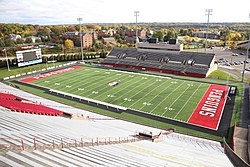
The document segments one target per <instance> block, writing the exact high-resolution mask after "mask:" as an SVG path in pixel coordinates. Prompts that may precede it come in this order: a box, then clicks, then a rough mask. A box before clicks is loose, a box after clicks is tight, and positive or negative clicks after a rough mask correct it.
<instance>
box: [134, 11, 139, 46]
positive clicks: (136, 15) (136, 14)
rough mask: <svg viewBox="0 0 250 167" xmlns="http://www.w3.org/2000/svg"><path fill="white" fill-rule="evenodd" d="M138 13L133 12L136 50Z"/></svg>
mask: <svg viewBox="0 0 250 167" xmlns="http://www.w3.org/2000/svg"><path fill="white" fill-rule="evenodd" d="M139 13H140V12H139V11H134V14H135V15H134V16H135V23H136V28H135V45H136V48H137V34H138V33H137V17H138V16H139Z"/></svg>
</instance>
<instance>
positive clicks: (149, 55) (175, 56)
mask: <svg viewBox="0 0 250 167" xmlns="http://www.w3.org/2000/svg"><path fill="white" fill-rule="evenodd" d="M122 55H126V56H122ZM114 57H116V58H117V59H115V60H114ZM213 59H214V54H205V53H196V52H179V53H167V52H166V53H163V52H145V51H143V52H142V51H137V49H136V48H114V49H113V50H112V51H111V52H110V53H109V55H108V57H107V58H106V59H104V60H103V61H102V62H101V64H109V65H114V64H115V66H116V67H117V66H118V67H119V65H122V66H121V67H122V68H124V66H125V67H126V66H127V67H126V68H130V66H136V65H137V66H138V67H140V68H151V69H157V70H158V71H161V70H168V71H172V72H171V73H175V72H180V71H183V70H184V69H185V70H184V72H185V74H187V75H191V76H192V74H197V75H196V76H199V75H200V77H205V76H206V74H207V72H208V70H209V68H210V65H211V62H212V60H213ZM119 60H120V61H119ZM190 61H192V63H187V62H190ZM173 64H174V66H173ZM193 66H197V67H199V66H200V67H201V68H196V67H193ZM183 74H184V73H183Z"/></svg>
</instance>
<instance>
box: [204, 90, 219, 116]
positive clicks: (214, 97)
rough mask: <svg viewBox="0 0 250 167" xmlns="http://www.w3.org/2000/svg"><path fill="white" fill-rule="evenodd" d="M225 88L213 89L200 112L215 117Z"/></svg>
mask: <svg viewBox="0 0 250 167" xmlns="http://www.w3.org/2000/svg"><path fill="white" fill-rule="evenodd" d="M223 92H224V90H217V89H212V91H211V92H210V93H209V95H208V98H207V100H206V101H205V103H204V105H203V106H202V108H201V111H200V112H199V114H201V115H204V116H210V117H214V116H215V113H216V111H217V109H218V107H219V104H220V101H221V98H222V95H223Z"/></svg>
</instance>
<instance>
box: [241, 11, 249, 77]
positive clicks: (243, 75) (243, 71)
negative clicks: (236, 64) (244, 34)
mask: <svg viewBox="0 0 250 167" xmlns="http://www.w3.org/2000/svg"><path fill="white" fill-rule="evenodd" d="M248 17H249V18H250V13H249V16H248ZM248 37H249V38H248V42H247V54H246V56H245V62H244V65H243V70H242V78H241V82H244V77H245V69H246V61H247V58H248V54H249V48H250V33H248Z"/></svg>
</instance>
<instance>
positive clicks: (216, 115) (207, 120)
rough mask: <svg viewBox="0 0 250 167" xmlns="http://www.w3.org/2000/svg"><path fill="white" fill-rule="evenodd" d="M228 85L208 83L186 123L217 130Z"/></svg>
mask: <svg viewBox="0 0 250 167" xmlns="http://www.w3.org/2000/svg"><path fill="white" fill-rule="evenodd" d="M228 91H229V87H228V86H222V85H210V87H209V88H208V90H207V92H206V93H205V95H204V96H203V98H202V99H201V101H200V103H199V104H198V106H197V107H196V109H195V111H194V112H193V114H192V115H191V117H190V118H189V120H188V123H190V124H194V125H197V126H202V127H205V128H208V129H212V130H217V129H218V127H219V123H220V120H221V116H222V114H223V110H224V107H225V103H226V100H227V95H228Z"/></svg>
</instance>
